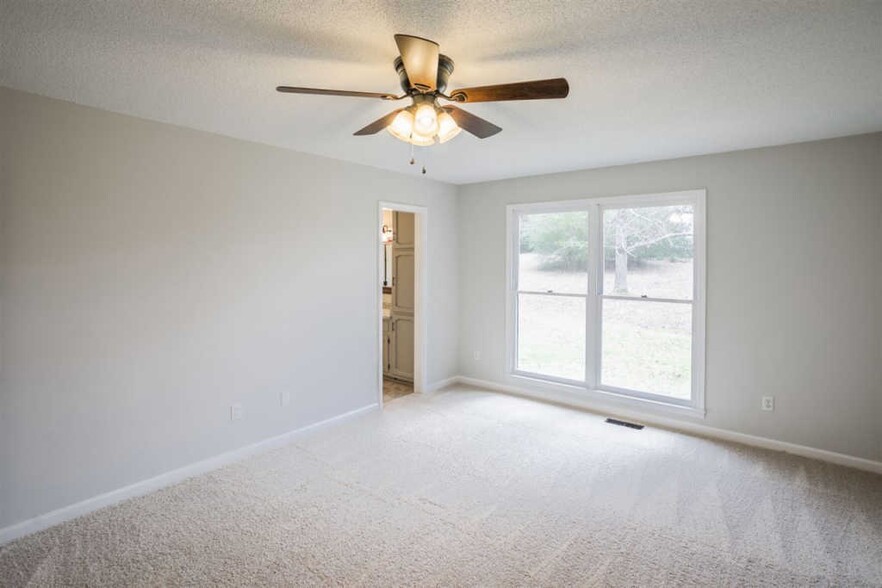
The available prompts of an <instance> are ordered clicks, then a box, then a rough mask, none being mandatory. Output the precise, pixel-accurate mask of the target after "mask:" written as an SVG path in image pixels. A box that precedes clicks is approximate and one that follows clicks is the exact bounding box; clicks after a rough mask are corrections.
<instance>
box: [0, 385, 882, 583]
mask: <svg viewBox="0 0 882 588" xmlns="http://www.w3.org/2000/svg"><path fill="white" fill-rule="evenodd" d="M0 584H2V585H3V586H19V585H33V586H53V585H72V584H75V585H90V586H101V585H117V586H137V585H208V584H224V585H277V586H288V585H377V586H390V585H419V586H424V585H429V586H440V585H476V584H480V585H497V586H498V585H506V586H508V585H558V586H572V585H582V586H607V585H611V586H661V585H671V586H673V585H699V586H806V585H812V586H815V585H821V586H826V585H838V586H864V585H877V586H878V585H882V477H880V476H875V475H871V474H867V473H862V472H858V471H853V470H848V469H844V468H839V467H835V466H830V465H826V464H823V463H820V462H815V461H811V460H806V459H801V458H797V457H791V456H787V455H784V454H778V453H772V452H765V451H760V450H755V449H750V448H746V447H741V446H736V445H728V444H723V443H717V442H712V441H708V440H703V439H698V438H691V437H687V436H683V435H679V434H676V433H671V432H667V431H663V430H657V429H650V428H647V429H644V430H642V431H634V430H631V429H626V428H622V427H617V426H614V425H609V424H605V423H604V422H603V419H602V418H601V417H598V416H596V415H592V414H587V413H583V412H578V411H574V410H568V409H564V408H559V407H555V406H549V405H544V404H540V403H535V402H531V401H528V400H523V399H518V398H512V397H507V396H502V395H496V394H491V393H485V392H477V391H452V392H445V393H440V394H437V395H434V396H430V397H424V396H421V395H416V394H412V395H409V396H406V397H404V398H401V399H398V400H396V401H395V402H392V403H390V404H389V405H388V406H387V407H386V410H385V411H384V412H382V413H380V412H376V413H372V414H368V415H365V416H364V417H362V418H360V419H359V420H357V421H353V422H350V423H347V424H344V425H342V426H340V427H337V428H335V429H326V430H323V431H320V432H318V433H316V434H314V435H312V436H310V437H307V438H303V439H301V440H300V441H298V442H296V443H294V444H292V445H290V446H287V447H284V448H282V449H279V450H276V451H273V452H271V453H267V454H263V455H261V456H257V457H254V458H251V459H248V460H246V461H243V462H240V463H238V464H235V465H232V466H230V467H227V468H224V469H222V470H218V471H216V472H213V473H210V474H207V475H203V476H200V477H198V478H194V479H191V480H189V481H187V482H184V483H182V484H180V485H178V486H175V487H172V488H169V489H166V490H162V491H159V492H156V493H155V494H152V495H149V496H146V497H143V498H139V499H135V500H131V501H129V502H126V503H124V504H121V505H118V506H115V507H111V508H107V509H105V510H102V511H99V512H97V513H94V514H92V515H89V516H86V517H83V518H81V519H78V520H75V521H71V522H69V523H66V524H64V525H61V526H59V527H55V528H53V529H49V530H47V531H44V532H42V533H39V534H37V535H34V536H31V537H27V538H24V539H22V540H19V541H17V542H15V543H12V544H10V545H8V546H6V547H4V548H2V549H0Z"/></svg>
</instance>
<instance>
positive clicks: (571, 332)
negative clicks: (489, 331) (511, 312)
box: [517, 294, 585, 382]
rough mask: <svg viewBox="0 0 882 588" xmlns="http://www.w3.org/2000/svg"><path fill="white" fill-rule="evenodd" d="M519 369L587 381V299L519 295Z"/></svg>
mask: <svg viewBox="0 0 882 588" xmlns="http://www.w3.org/2000/svg"><path fill="white" fill-rule="evenodd" d="M517 366H518V370H521V371H525V372H531V373H535V374H543V375H546V376H556V377H558V378H566V379H569V380H578V381H580V382H583V381H585V299H584V298H581V297H571V296H543V295H541V294H518V358H517Z"/></svg>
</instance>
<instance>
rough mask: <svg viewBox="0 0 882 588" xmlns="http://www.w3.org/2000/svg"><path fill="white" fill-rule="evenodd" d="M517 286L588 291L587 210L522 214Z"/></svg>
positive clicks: (570, 291)
mask: <svg viewBox="0 0 882 588" xmlns="http://www.w3.org/2000/svg"><path fill="white" fill-rule="evenodd" d="M519 237H520V246H519V253H518V290H521V291H524V290H526V291H530V292H549V291H551V292H565V293H569V294H585V293H587V292H588V213H587V212H586V211H584V210H583V211H578V212H554V213H542V214H524V215H521V217H520V234H519Z"/></svg>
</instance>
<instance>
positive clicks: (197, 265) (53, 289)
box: [0, 88, 458, 527]
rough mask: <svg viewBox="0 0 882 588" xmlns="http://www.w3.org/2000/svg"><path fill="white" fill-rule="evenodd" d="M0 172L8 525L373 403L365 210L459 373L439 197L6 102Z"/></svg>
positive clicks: (372, 245)
mask: <svg viewBox="0 0 882 588" xmlns="http://www.w3.org/2000/svg"><path fill="white" fill-rule="evenodd" d="M292 132H296V129H292ZM0 166H2V168H0V198H2V199H0V312H2V315H0V325H2V331H0V360H2V363H0V527H3V526H6V525H9V524H11V523H14V522H17V521H21V520H24V519H27V518H30V517H33V516H35V515H38V514H41V513H45V512H47V511H50V510H52V509H55V508H58V507H62V506H66V505H69V504H71V503H74V502H77V501H79V500H83V499H85V498H89V497H92V496H94V495H96V494H99V493H103V492H106V491H109V490H113V489H116V488H119V487H122V486H125V485H127V484H131V483H133V482H136V481H139V480H142V479H145V478H149V477H151V476H154V475H157V474H160V473H163V472H166V471H169V470H172V469H174V468H177V467H181V466H183V465H187V464H190V463H192V462H195V461H198V460H200V459H204V458H207V457H210V456H214V455H216V454H219V453H222V452H224V451H227V450H231V449H234V448H238V447H241V446H244V445H247V444H250V443H253V442H256V441H258V440H262V439H265V438H268V437H272V436H274V435H278V434H280V433H283V432H286V431H289V430H292V429H296V428H298V427H301V426H303V425H307V424H310V423H314V422H317V421H320V420H323V419H326V418H329V417H332V416H335V415H339V414H342V413H345V412H347V411H350V410H353V409H357V408H360V407H363V406H365V405H368V404H371V403H375V402H376V400H377V366H378V364H379V360H378V355H377V354H378V353H379V340H378V338H377V337H376V328H377V312H378V311H377V296H378V295H379V290H378V288H377V245H376V244H377V240H378V233H377V230H378V229H377V227H376V225H377V202H378V200H393V201H401V202H409V203H412V204H420V205H426V206H428V207H429V258H430V260H431V275H430V277H429V293H428V296H429V301H428V305H429V312H428V320H427V329H428V338H429V341H428V343H429V348H428V352H429V365H428V380H429V382H430V383H431V382H435V381H439V380H442V379H444V378H448V377H450V376H453V375H455V374H456V373H457V357H456V348H457V340H456V338H457V334H456V329H457V310H456V307H457V300H458V287H457V273H456V272H457V259H456V246H455V243H456V225H455V221H456V207H457V200H456V192H455V188H454V187H452V186H448V185H445V184H440V183H437V182H432V181H429V180H425V179H423V178H414V177H407V176H404V175H398V174H394V173H390V172H385V171H380V170H376V169H373V168H369V167H363V166H358V165H354V164H349V163H342V162H338V161H334V160H331V159H326V158H321V157H315V156H310V155H303V154H298V153H294V152H291V151H287V150H284V149H277V148H272V147H267V146H263V145H258V144H253V143H247V142H244V141H238V140H233V139H229V138H225V137H221V136H217V135H211V134H208V133H202V132H197V131H192V130H188V129H183V128H179V127H173V126H170V125H165V124H160V123H155V122H149V121H144V120H139V119H135V118H131V117H126V116H121V115H116V114H111V113H107V112H103V111H99V110H95V109H91V108H85V107H80V106H76V105H73V104H69V103H65V102H60V101H56V100H50V99H46V98H40V97H37V96H33V95H28V94H23V93H19V92H14V91H11V90H7V89H2V88H0ZM285 390H287V391H289V392H290V393H291V396H292V399H291V404H290V405H289V406H288V407H286V408H280V403H279V394H280V392H282V391H285ZM233 402H241V403H242V404H243V406H244V410H245V414H246V417H245V419H244V420H242V421H237V422H231V421H230V418H229V413H230V404H231V403H233Z"/></svg>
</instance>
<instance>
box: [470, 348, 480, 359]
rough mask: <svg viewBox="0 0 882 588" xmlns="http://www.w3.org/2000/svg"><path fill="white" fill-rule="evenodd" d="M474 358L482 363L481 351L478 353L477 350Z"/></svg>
mask: <svg viewBox="0 0 882 588" xmlns="http://www.w3.org/2000/svg"><path fill="white" fill-rule="evenodd" d="M472 356H473V357H474V358H475V361H481V352H480V351H477V350H476V351H475V352H474V353H473V354H472Z"/></svg>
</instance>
